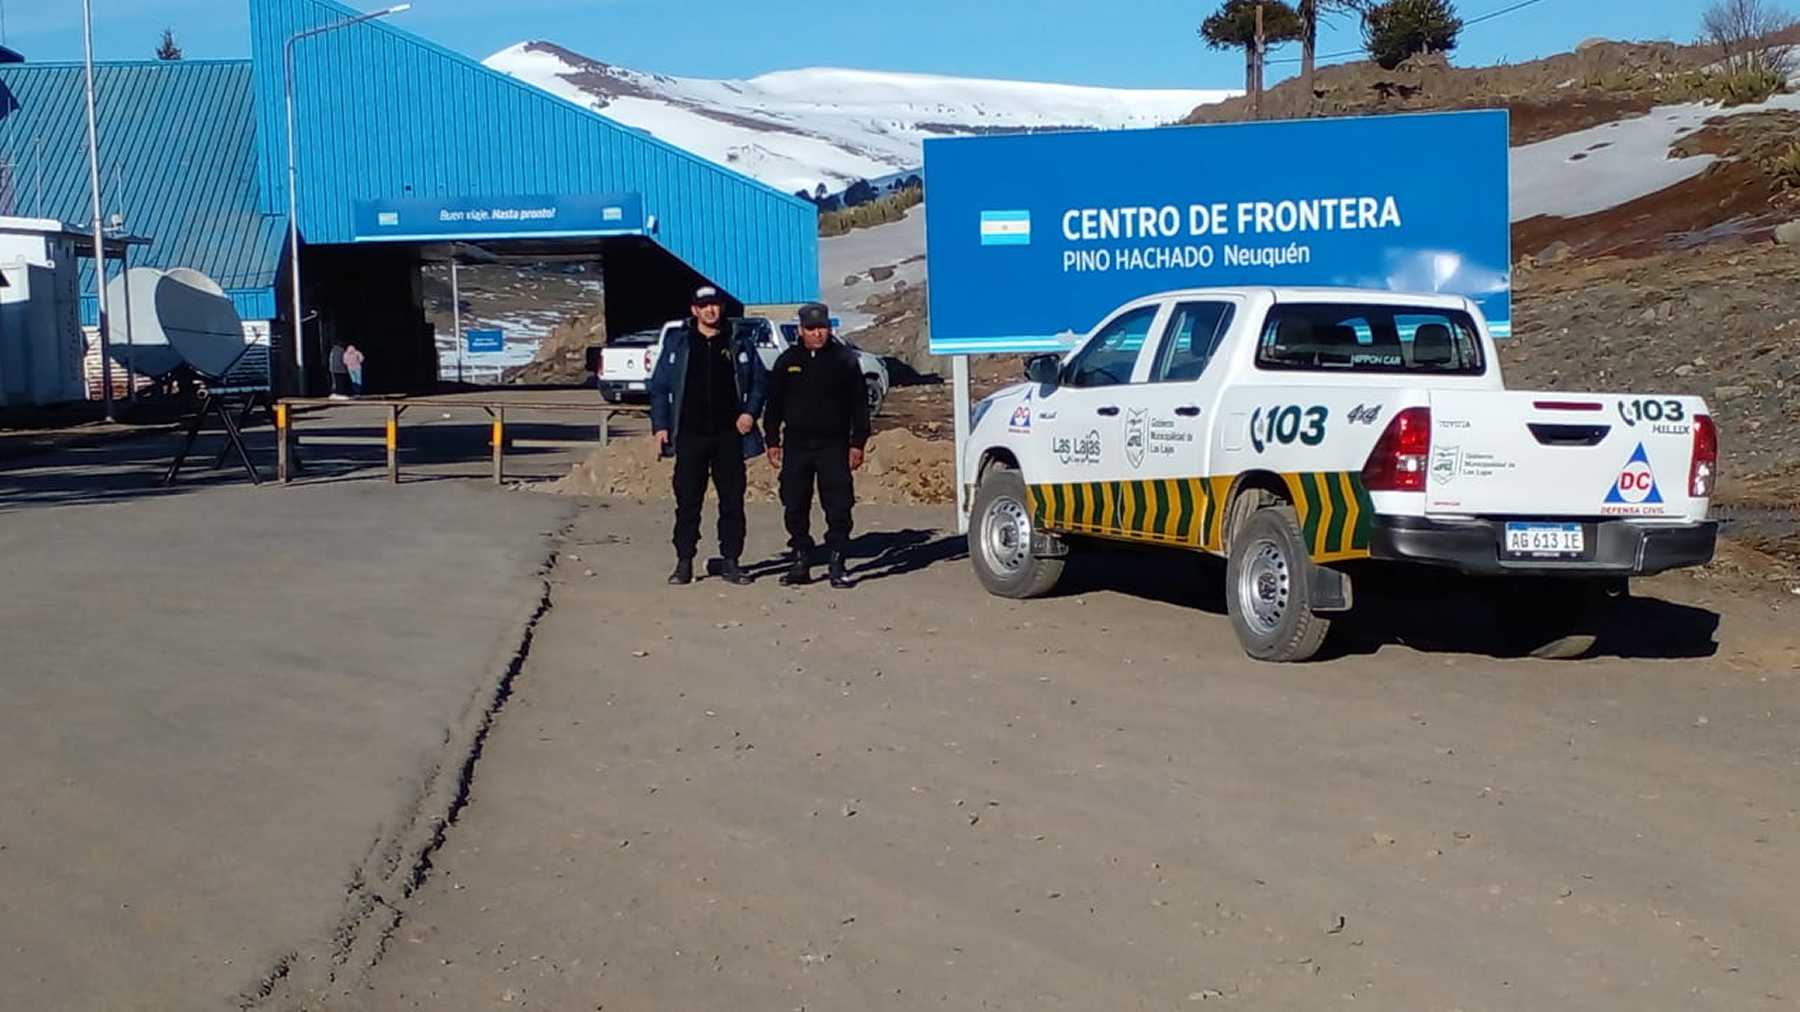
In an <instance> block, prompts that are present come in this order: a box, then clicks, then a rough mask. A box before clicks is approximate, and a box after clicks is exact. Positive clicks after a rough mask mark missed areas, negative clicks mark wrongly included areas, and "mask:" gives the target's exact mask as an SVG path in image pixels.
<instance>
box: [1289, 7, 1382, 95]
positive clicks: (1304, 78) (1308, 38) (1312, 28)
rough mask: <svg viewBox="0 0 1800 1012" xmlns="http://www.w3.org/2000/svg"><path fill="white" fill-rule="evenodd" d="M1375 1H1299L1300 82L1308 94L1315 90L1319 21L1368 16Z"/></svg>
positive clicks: (1296, 8) (1295, 8) (1297, 9)
mask: <svg viewBox="0 0 1800 1012" xmlns="http://www.w3.org/2000/svg"><path fill="white" fill-rule="evenodd" d="M1372 6H1374V2H1373V0H1299V2H1298V3H1296V4H1295V7H1294V10H1295V13H1297V14H1298V15H1299V16H1300V80H1301V82H1302V84H1301V87H1303V88H1305V89H1306V91H1307V93H1308V94H1311V93H1312V90H1313V65H1314V63H1315V62H1316V57H1317V55H1318V50H1319V20H1320V19H1321V18H1323V17H1325V16H1328V15H1332V14H1361V15H1364V16H1367V15H1368V12H1369V8H1370V7H1372Z"/></svg>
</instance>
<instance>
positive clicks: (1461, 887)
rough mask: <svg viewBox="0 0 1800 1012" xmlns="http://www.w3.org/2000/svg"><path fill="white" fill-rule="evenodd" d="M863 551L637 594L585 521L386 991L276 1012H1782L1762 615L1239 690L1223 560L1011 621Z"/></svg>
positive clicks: (922, 562) (649, 562) (612, 535)
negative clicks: (792, 574) (1222, 1004)
mask: <svg viewBox="0 0 1800 1012" xmlns="http://www.w3.org/2000/svg"><path fill="white" fill-rule="evenodd" d="M863 519H864V521H865V523H867V524H868V525H869V526H870V527H872V528H879V529H884V530H886V531H888V532H889V533H888V534H886V535H884V536H882V537H880V538H879V539H878V540H876V541H874V542H871V544H870V546H869V547H870V548H871V549H872V550H879V551H880V553H881V554H880V557H879V558H876V559H873V560H867V561H865V562H864V563H863V564H862V567H863V574H864V576H865V578H866V579H865V582H864V583H863V584H862V585H861V586H859V587H858V588H857V589H855V590H853V591H849V592H833V591H830V590H829V589H827V588H824V587H814V588H809V589H806V590H804V591H799V592H789V591H783V590H781V589H779V588H777V587H776V586H774V585H773V579H772V577H771V578H768V579H765V580H764V581H763V582H761V583H759V584H758V585H757V586H755V587H752V588H748V589H740V588H732V587H726V586H723V585H721V584H720V583H719V582H717V581H709V582H702V583H700V584H698V585H696V586H693V587H689V588H680V589H674V588H665V587H663V586H661V585H660V577H661V576H662V574H663V572H664V570H665V568H666V566H667V564H668V561H669V560H668V550H667V548H666V543H665V542H666V517H665V515H664V511H663V509H662V508H660V507H654V506H652V507H641V506H632V505H628V504H623V503H615V504H612V505H609V506H606V507H589V508H587V509H586V510H584V512H583V513H582V515H581V517H580V519H579V520H578V522H577V525H576V527H575V528H574V532H573V534H572V535H571V537H570V540H569V542H568V545H569V547H568V549H567V551H568V552H570V553H573V554H575V555H579V556H580V560H579V561H577V560H575V559H572V558H567V557H565V558H564V559H563V560H562V561H561V562H560V563H559V565H558V567H557V569H556V571H555V573H554V574H553V578H552V597H551V601H552V607H551V609H550V611H549V612H548V613H547V614H546V615H545V616H544V618H543V620H542V621H541V622H540V624H539V626H538V629H537V635H536V637H535V639H534V643H533V648H532V651H531V654H530V656H529V658H528V659H527V661H526V664H525V666H524V668H523V670H522V672H521V675H520V677H519V678H518V680H517V682H516V691H515V694H514V695H513V696H512V698H511V700H510V701H509V702H508V704H507V706H506V708H505V709H504V710H503V711H502V714H501V718H500V720H499V721H498V723H497V724H496V727H495V730H494V733H493V734H492V736H491V737H490V738H489V740H488V742H487V746H486V748H485V750H484V752H483V754H482V757H481V759H480V762H479V765H478V767H477V769H476V772H475V777H474V781H473V785H472V791H471V797H470V804H469V806H468V807H467V808H466V809H464V810H463V812H462V815H461V817H460V819H459V821H458V822H457V823H456V824H455V825H454V826H452V827H451V829H450V831H449V833H448V835H447V837H446V842H445V845H444V847H443V849H442V850H441V851H439V852H438V853H436V854H435V855H434V856H433V859H432V870H431V873H430V876H429V878H428V879H427V881H426V882H425V884H424V886H423V888H422V889H421V890H420V891H419V892H417V893H416V894H414V896H413V897H412V898H411V899H410V900H409V901H408V902H407V903H406V904H405V905H404V917H403V919H402V921H401V923H400V925H399V927H398V929H397V931H396V932H395V934H394V937H393V941H392V943H391V944H390V946H389V948H388V950H387V954H386V956H385V958H384V959H383V960H382V961H381V962H380V963H379V964H378V965H377V966H375V967H374V969H373V971H372V972H371V974H370V976H369V978H368V980H367V981H366V982H365V983H364V984H362V985H359V986H355V987H349V988H343V987H340V988H336V989H333V990H330V991H326V992H320V993H317V994H315V995H313V996H312V999H311V1001H310V1002H309V1003H307V1004H308V1007H314V1008H332V1009H341V1008H366V1009H370V1010H377V1009H379V1010H388V1009H395V1008H419V1009H434V1010H441V1009H488V1008H506V1009H518V1008H547V1009H607V1010H615V1009H649V1008H669V1009H722V1008H745V1009H751V1008H755V1009H799V1008H808V1009H837V1008H893V1009H946V1008H948V1009H976V1008H993V1009H1004V1008H1064V1009H1102V1008H1104V1009H1140V1008H1141V1009H1174V1008H1190V1007H1195V1006H1199V1005H1203V1004H1204V1003H1206V1002H1210V1001H1235V1002H1236V1004H1237V1005H1238V1006H1241V1007H1244V1008H1257V1009H1306V1010H1314V1009H1366V1008H1371V1007H1373V1008H1386V1009H1441V1010H1449V1009H1466V1010H1479V1009H1493V1010H1511V1009H1550V1008H1554V1009H1595V1010H1621V1012H1623V1010H1631V1012H1641V1010H1645V1009H1777V1008H1792V1007H1794V1004H1795V1002H1796V1001H1797V1000H1800V917H1797V916H1796V915H1795V913H1794V911H1795V910H1796V909H1800V879H1797V878H1796V876H1795V875H1794V869H1795V868H1796V867H1800V812H1797V811H1796V805H1797V804H1800V802H1797V801H1796V798H1797V797H1800V795H1797V794H1796V791H1795V785H1796V783H1800V745H1797V742H1800V702H1797V701H1796V697H1795V689H1796V688H1797V687H1800V674H1797V669H1800V633H1796V631H1795V629H1796V625H1795V621H1794V619H1795V605H1794V604H1793V603H1792V602H1791V601H1790V602H1787V603H1783V602H1782V601H1780V600H1777V599H1775V598H1768V597H1745V596H1738V595H1736V594H1735V593H1733V592H1729V591H1726V590H1722V589H1720V588H1719V585H1718V584H1716V583H1706V582H1700V581H1694V580H1691V579H1686V578H1682V579H1672V580H1663V581H1660V582H1658V583H1656V584H1655V585H1653V586H1652V587H1650V588H1648V591H1649V592H1650V593H1651V594H1652V595H1654V596H1656V597H1660V598H1663V600H1647V601H1644V602H1641V603H1640V604H1639V605H1637V607H1636V609H1635V610H1634V612H1633V613H1632V614H1631V615H1630V617H1629V620H1628V621H1627V623H1626V624H1625V626H1624V628H1623V630H1622V631H1623V632H1625V633H1626V634H1627V636H1626V638H1624V639H1620V640H1615V642H1614V646H1615V653H1626V654H1632V655H1646V654H1647V655H1657V656H1655V657H1648V658H1640V659H1626V658H1622V657H1619V656H1614V657H1611V658H1608V659H1601V660H1597V661H1592V662H1584V663H1579V664H1553V663H1546V662H1533V661H1498V660H1492V659H1489V658H1486V657H1484V656H1481V655H1479V654H1475V653H1470V652H1467V651H1466V650H1459V649H1454V648H1452V649H1443V650H1434V651H1431V652H1426V651H1422V650H1418V649H1413V648H1410V647H1404V646H1399V645H1395V643H1394V642H1392V640H1393V639H1394V638H1395V636H1396V635H1405V636H1406V637H1408V638H1409V639H1424V638H1436V639H1439V640H1450V641H1455V640H1457V639H1458V638H1459V637H1461V638H1464V639H1466V638H1467V637H1468V636H1469V635H1470V634H1469V633H1468V630H1469V629H1473V628H1475V627H1476V626H1477V625H1478V624H1479V623H1478V622H1476V621H1475V617H1474V616H1472V615H1471V614H1469V613H1468V612H1467V611H1465V610H1459V608H1458V607H1457V606H1454V605H1452V606H1449V607H1445V608H1441V609H1439V613H1440V614H1443V615H1447V616H1448V617H1447V618H1433V617H1432V612H1431V610H1430V609H1426V608H1424V607H1423V606H1421V608H1420V611H1419V613H1418V615H1416V616H1414V617H1415V618H1418V619H1420V620H1421V623H1422V624H1423V625H1424V626H1425V628H1424V629H1423V630H1420V629H1418V628H1414V629H1412V630H1410V631H1408V630H1406V629H1405V628H1402V629H1401V631H1400V632H1399V633H1394V632H1391V631H1390V632H1389V633H1385V634H1384V637H1385V640H1386V641H1385V642H1383V641H1375V642H1365V643H1360V644H1357V645H1355V646H1354V647H1353V648H1352V649H1351V650H1350V651H1349V652H1348V653H1347V655H1346V656H1344V657H1343V658H1341V659H1339V660H1336V661H1333V662H1329V663H1324V664H1318V665H1309V666H1289V667H1270V666H1264V665H1258V664H1254V663H1251V662H1249V661H1247V660H1245V659H1244V658H1243V657H1242V655H1241V654H1240V653H1239V651H1238V649H1237V647H1236V646H1235V644H1234V643H1233V642H1232V640H1231V637H1230V632H1229V629H1228V626H1227V624H1226V621H1225V620H1224V619H1223V618H1222V617H1221V616H1220V615H1218V614H1217V613H1216V606H1217V595H1216V593H1215V592H1209V591H1208V590H1207V589H1206V588H1208V587H1210V586H1213V585H1214V583H1215V582H1216V580H1217V577H1218V574H1217V571H1216V568H1213V567H1207V566H1201V565H1196V564H1193V563H1188V562H1180V561H1177V562H1157V561H1154V560H1137V561H1131V560H1125V561H1121V562H1119V563H1118V564H1117V565H1116V566H1114V567H1113V568H1110V569H1106V570H1096V569H1093V568H1089V569H1088V570H1087V571H1086V572H1085V573H1078V574H1076V578H1075V581H1074V583H1073V584H1072V591H1071V592H1070V593H1068V594H1065V595H1064V596H1062V597H1059V598H1054V599H1050V600H1044V601H1037V602H1029V603H1014V602H1007V601H1002V600H998V599H995V598H991V597H988V596H986V595H985V594H983V593H982V592H981V591H980V590H979V588H978V587H977V586H976V584H975V583H974V580H973V579H972V577H971V575H970V574H969V572H968V567H967V563H966V561H963V560H961V559H959V558H958V555H959V554H960V545H959V543H958V542H957V540H956V539H954V538H949V537H946V536H944V535H942V534H941V533H939V532H937V531H935V530H934V529H933V528H934V527H935V526H936V524H938V523H940V522H941V521H942V513H941V512H940V511H904V510H887V511H873V510H866V511H864V517H863ZM752 527H753V533H754V536H755V538H756V541H755V542H754V544H753V547H757V548H758V549H759V550H761V551H764V552H773V551H774V550H775V548H776V547H777V546H776V544H775V537H774V532H775V530H776V516H775V514H774V511H773V510H768V509H762V510H758V511H756V512H753V514H752ZM588 569H593V570H595V571H597V572H603V573H616V572H629V573H635V574H640V575H641V576H642V578H643V579H642V580H640V581H620V580H605V579H600V578H590V577H587V576H586V575H585V574H586V571H587V570H588ZM1415 625H1417V624H1415ZM1433 625H1436V626H1437V628H1435V629H1433V628H1431V627H1432V626H1433ZM1620 646H1623V647H1624V649H1623V650H1619V649H1617V648H1618V647H1620Z"/></svg>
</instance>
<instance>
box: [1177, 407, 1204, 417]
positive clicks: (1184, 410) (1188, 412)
mask: <svg viewBox="0 0 1800 1012" xmlns="http://www.w3.org/2000/svg"><path fill="white" fill-rule="evenodd" d="M1175 413H1176V414H1178V415H1180V416H1181V417H1183V418H1199V417H1200V408H1199V406H1198V405H1194V404H1183V405H1182V406H1181V407H1179V408H1176V409H1175Z"/></svg>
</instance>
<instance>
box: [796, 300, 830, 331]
mask: <svg viewBox="0 0 1800 1012" xmlns="http://www.w3.org/2000/svg"><path fill="white" fill-rule="evenodd" d="M800 326H802V327H829V326H831V310H830V309H829V308H828V307H826V305H825V303H823V302H808V303H807V304H806V305H804V306H801V307H800Z"/></svg>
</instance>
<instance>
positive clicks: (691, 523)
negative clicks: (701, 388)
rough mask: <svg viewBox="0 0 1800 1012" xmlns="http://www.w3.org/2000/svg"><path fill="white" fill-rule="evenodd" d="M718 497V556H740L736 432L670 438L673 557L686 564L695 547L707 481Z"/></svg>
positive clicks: (740, 474) (740, 467) (740, 469)
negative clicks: (672, 443)
mask: <svg viewBox="0 0 1800 1012" xmlns="http://www.w3.org/2000/svg"><path fill="white" fill-rule="evenodd" d="M709 477H710V478H711V479H712V484H713V488H715V489H717V490H718V492H719V554H720V555H721V556H723V557H725V558H727V559H735V558H737V557H738V556H740V555H742V554H744V447H743V443H742V441H741V440H740V438H739V436H738V434H737V430H736V429H729V430H727V431H725V432H721V433H716V434H705V435H698V434H697V435H690V434H688V433H686V432H682V433H680V434H678V435H677V436H676V437H675V554H676V556H678V557H680V558H683V559H691V558H693V557H694V554H695V552H696V551H698V550H699V547H700V506H701V504H702V503H704V502H705V501H706V481H707V479H708V478H709Z"/></svg>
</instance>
